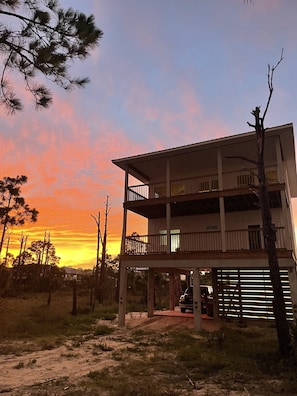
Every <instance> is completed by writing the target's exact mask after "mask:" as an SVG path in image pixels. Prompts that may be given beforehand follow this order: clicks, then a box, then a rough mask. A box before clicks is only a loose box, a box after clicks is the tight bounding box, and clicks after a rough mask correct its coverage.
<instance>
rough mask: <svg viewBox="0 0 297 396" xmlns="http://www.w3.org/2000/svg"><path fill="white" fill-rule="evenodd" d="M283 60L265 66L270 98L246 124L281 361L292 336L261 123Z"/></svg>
mask: <svg viewBox="0 0 297 396" xmlns="http://www.w3.org/2000/svg"><path fill="white" fill-rule="evenodd" d="M282 60H283V52H282V54H281V58H280V60H279V61H278V63H277V64H276V66H273V67H270V66H268V87H269V97H268V101H267V104H266V108H265V110H264V113H263V116H262V117H261V110H260V107H255V109H254V110H253V111H252V115H253V117H254V124H251V123H248V124H249V126H251V127H252V128H254V129H255V132H256V141H257V153H258V158H257V167H258V183H259V187H258V189H257V191H258V194H259V204H260V210H261V215H262V223H263V236H264V241H265V249H266V252H267V255H268V263H269V269H270V279H271V284H272V289H273V295H274V301H273V310H274V316H275V321H276V329H277V336H278V342H279V348H280V352H281V354H282V355H283V357H285V358H287V357H289V355H290V353H291V350H292V346H291V336H290V329H289V324H288V321H287V317H286V305H285V300H284V295H283V288H282V283H281V277H280V272H279V265H278V258H277V252H276V245H275V241H276V237H275V227H274V225H273V223H272V218H271V211H270V206H269V196H268V192H267V183H266V175H265V164H264V147H265V126H264V120H265V116H266V114H267V111H268V108H269V104H270V101H271V97H272V93H273V74H274V71H275V69H276V68H277V66H278V65H279V64H280V62H281V61H282Z"/></svg>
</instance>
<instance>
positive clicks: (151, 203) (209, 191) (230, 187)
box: [125, 166, 284, 218]
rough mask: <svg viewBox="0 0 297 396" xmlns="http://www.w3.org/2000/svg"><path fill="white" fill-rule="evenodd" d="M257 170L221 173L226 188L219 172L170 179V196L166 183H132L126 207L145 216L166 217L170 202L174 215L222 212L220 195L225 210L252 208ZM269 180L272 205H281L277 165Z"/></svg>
mask: <svg viewBox="0 0 297 396" xmlns="http://www.w3.org/2000/svg"><path fill="white" fill-rule="evenodd" d="M256 172H257V170H256V169H249V170H238V171H230V172H225V173H223V174H222V185H223V189H222V190H219V182H218V175H217V174H210V175H208V176H203V177H193V178H185V179H179V180H172V181H171V182H170V188H169V191H170V195H169V196H167V197H166V183H165V181H164V182H158V183H150V184H139V185H134V186H129V187H128V191H127V202H126V203H125V205H126V207H127V208H128V209H129V210H131V211H133V212H135V213H138V214H140V215H142V216H144V217H146V218H162V217H165V216H166V206H165V204H166V203H167V202H170V203H171V216H172V217H175V216H181V215H195V214H206V213H219V197H224V205H225V211H226V212H232V211H242V210H252V209H256V208H258V207H259V202H258V197H257V194H255V192H256V188H257V185H258V182H257V177H256ZM266 180H267V186H268V193H269V199H270V206H271V208H276V207H281V198H280V191H281V190H283V189H284V184H281V183H279V181H278V178H277V168H276V166H270V167H267V168H266Z"/></svg>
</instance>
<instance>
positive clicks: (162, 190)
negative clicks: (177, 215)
mask: <svg viewBox="0 0 297 396" xmlns="http://www.w3.org/2000/svg"><path fill="white" fill-rule="evenodd" d="M183 194H185V183H182V182H173V183H171V191H170V195H171V196H174V195H183ZM162 197H166V186H165V185H164V184H163V185H160V186H156V187H155V198H162Z"/></svg>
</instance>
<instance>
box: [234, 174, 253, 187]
mask: <svg viewBox="0 0 297 396" xmlns="http://www.w3.org/2000/svg"><path fill="white" fill-rule="evenodd" d="M250 184H254V176H253V175H251V174H250V173H247V174H244V175H238V176H237V185H238V186H248V185H250Z"/></svg>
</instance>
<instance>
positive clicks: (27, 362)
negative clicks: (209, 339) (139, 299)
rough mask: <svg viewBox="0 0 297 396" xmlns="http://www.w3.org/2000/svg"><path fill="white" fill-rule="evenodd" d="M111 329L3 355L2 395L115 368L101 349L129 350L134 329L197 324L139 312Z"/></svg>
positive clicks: (211, 324) (209, 323) (206, 324)
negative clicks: (48, 347) (57, 344)
mask: <svg viewBox="0 0 297 396" xmlns="http://www.w3.org/2000/svg"><path fill="white" fill-rule="evenodd" d="M104 324H106V322H104ZM110 325H111V326H114V327H115V329H116V331H115V332H114V333H112V334H111V335H108V336H99V337H94V336H92V337H88V336H85V337H84V338H80V339H79V340H70V341H68V342H67V343H66V344H63V345H62V346H60V347H57V348H54V349H51V350H35V351H33V352H22V353H20V354H19V355H18V354H9V355H0V367H1V372H0V393H2V394H4V395H16V394H17V395H25V394H26V395H30V394H31V393H26V392H25V389H28V387H32V386H36V385H37V384H38V386H42V384H46V383H48V382H51V381H59V380H61V381H62V380H63V379H69V378H71V379H72V381H76V380H79V379H82V378H83V376H85V375H86V374H88V373H89V372H91V371H95V370H100V369H102V368H104V367H111V366H115V365H116V364H118V363H117V362H116V361H115V360H114V359H112V352H111V351H108V350H104V351H103V350H102V349H101V348H100V345H104V346H105V347H106V349H109V348H110V349H111V350H113V351H114V350H120V349H122V348H127V346H129V341H125V340H129V336H128V335H129V333H131V329H150V330H158V331H168V330H174V329H180V328H193V326H194V323H193V317H192V315H191V314H189V315H187V314H185V315H183V316H182V317H180V316H176V317H172V316H164V315H163V316H154V317H152V318H148V317H147V314H145V313H139V312H138V313H133V314H132V313H130V314H127V316H126V327H125V328H119V327H118V325H117V322H116V321H115V322H113V323H112V324H110ZM202 326H203V328H204V329H205V330H208V331H211V330H215V329H217V328H218V326H219V324H218V323H215V321H214V320H212V319H208V320H207V319H205V320H203V323H202ZM21 349H23V348H22V345H20V350H21ZM65 389H66V388H65Z"/></svg>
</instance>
